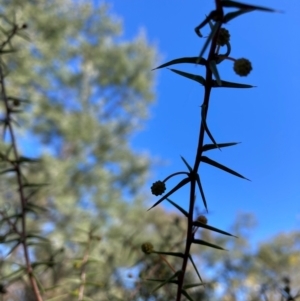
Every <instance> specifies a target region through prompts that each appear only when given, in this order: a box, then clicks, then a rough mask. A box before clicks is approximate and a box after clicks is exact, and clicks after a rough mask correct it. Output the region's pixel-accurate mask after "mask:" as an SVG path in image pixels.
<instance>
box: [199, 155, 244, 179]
mask: <svg viewBox="0 0 300 301" xmlns="http://www.w3.org/2000/svg"><path fill="white" fill-rule="evenodd" d="M201 161H202V162H204V163H207V164H209V165H212V166H214V167H217V168H219V169H222V170H224V171H226V172H228V173H230V174H232V175H234V176H237V177H239V178H242V179H245V180H248V181H250V180H249V179H247V178H245V177H244V176H242V175H241V174H239V173H237V172H236V171H234V170H232V169H230V168H228V167H226V166H225V165H222V164H220V163H218V162H216V161H214V160H212V159H210V158H208V157H206V156H201Z"/></svg>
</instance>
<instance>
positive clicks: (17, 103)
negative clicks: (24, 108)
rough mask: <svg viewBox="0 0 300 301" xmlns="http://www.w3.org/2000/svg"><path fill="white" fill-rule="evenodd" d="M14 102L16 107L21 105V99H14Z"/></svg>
mask: <svg viewBox="0 0 300 301" xmlns="http://www.w3.org/2000/svg"><path fill="white" fill-rule="evenodd" d="M13 104H14V106H15V107H18V106H19V105H20V100H19V99H14V101H13Z"/></svg>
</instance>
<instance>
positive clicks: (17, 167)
mask: <svg viewBox="0 0 300 301" xmlns="http://www.w3.org/2000/svg"><path fill="white" fill-rule="evenodd" d="M9 39H11V37H10V36H9ZM3 45H4V46H5V43H4V44H2V47H3ZM0 82H1V94H2V98H3V100H4V105H5V109H6V123H5V125H6V126H7V128H8V132H9V135H10V138H11V145H12V150H13V154H14V157H15V162H16V164H14V168H15V172H16V176H17V183H18V190H19V196H20V204H21V216H22V217H21V231H20V233H19V234H20V242H21V244H22V246H23V252H24V258H25V262H26V270H27V276H28V278H29V281H30V283H31V286H32V289H33V292H34V295H35V298H36V300H37V301H43V299H42V296H41V294H40V290H39V287H38V285H37V282H36V279H35V277H34V275H33V269H32V266H31V261H30V257H29V252H28V245H27V231H26V203H27V200H26V197H25V193H24V188H23V181H22V175H21V168H20V163H19V160H18V159H19V154H18V148H17V143H16V139H15V134H14V131H13V127H12V124H11V118H10V114H11V109H10V107H9V103H8V98H7V95H6V90H5V84H4V74H3V70H2V66H1V65H0Z"/></svg>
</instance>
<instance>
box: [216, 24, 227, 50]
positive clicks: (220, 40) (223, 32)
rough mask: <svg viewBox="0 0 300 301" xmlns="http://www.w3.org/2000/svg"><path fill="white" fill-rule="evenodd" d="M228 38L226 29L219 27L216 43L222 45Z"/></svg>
mask: <svg viewBox="0 0 300 301" xmlns="http://www.w3.org/2000/svg"><path fill="white" fill-rule="evenodd" d="M229 40H230V33H229V31H228V30H227V29H225V28H221V29H220V31H219V35H218V39H217V44H218V45H220V46H224V45H225V44H226V43H228V42H229Z"/></svg>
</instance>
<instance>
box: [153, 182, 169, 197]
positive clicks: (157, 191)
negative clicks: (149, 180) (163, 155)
mask: <svg viewBox="0 0 300 301" xmlns="http://www.w3.org/2000/svg"><path fill="white" fill-rule="evenodd" d="M165 190H166V185H165V183H164V182H162V181H157V182H155V183H153V185H152V186H151V191H152V194H154V195H161V194H163V193H164V192H165Z"/></svg>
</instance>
